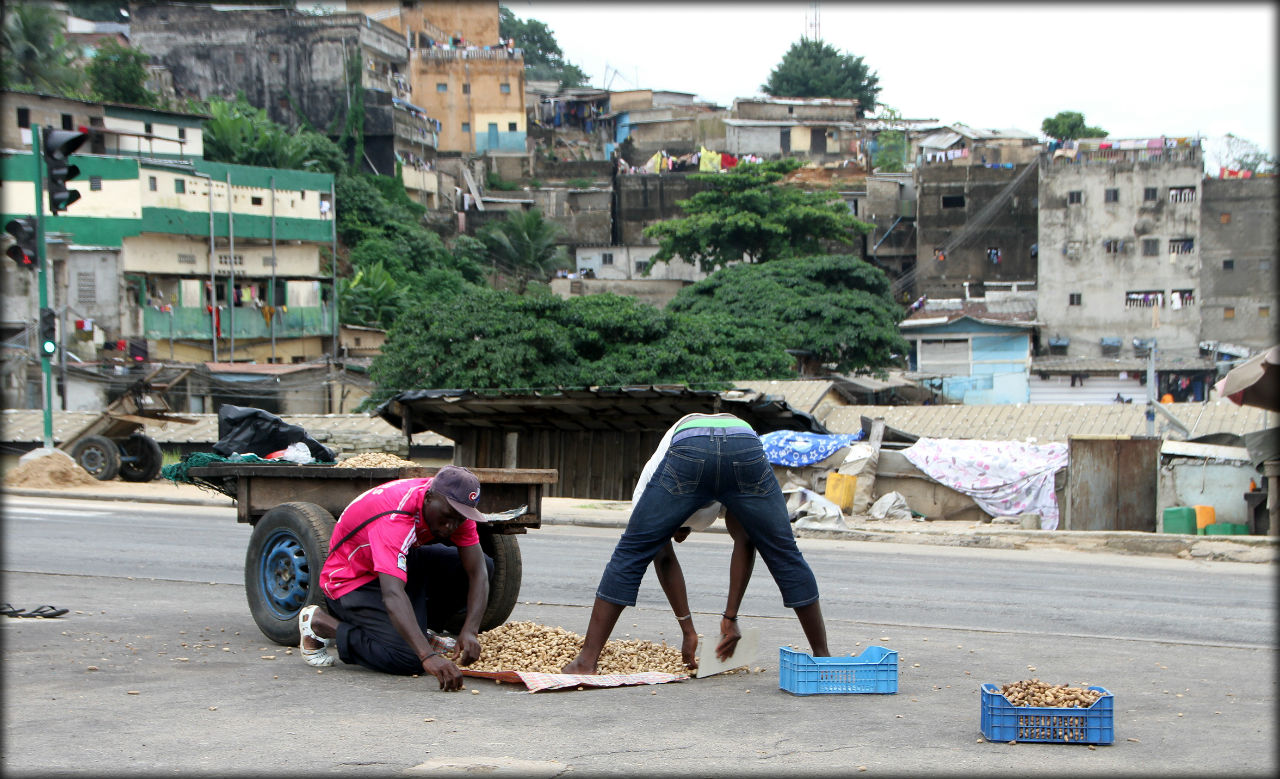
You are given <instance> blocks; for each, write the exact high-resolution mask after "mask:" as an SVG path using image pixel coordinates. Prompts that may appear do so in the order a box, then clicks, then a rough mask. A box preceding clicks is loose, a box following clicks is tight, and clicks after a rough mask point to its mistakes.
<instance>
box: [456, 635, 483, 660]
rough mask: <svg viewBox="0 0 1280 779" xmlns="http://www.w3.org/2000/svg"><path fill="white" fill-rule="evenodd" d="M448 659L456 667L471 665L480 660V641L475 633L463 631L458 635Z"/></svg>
mask: <svg viewBox="0 0 1280 779" xmlns="http://www.w3.org/2000/svg"><path fill="white" fill-rule="evenodd" d="M449 657H450V659H452V660H453V661H454V662H455V663H457V664H458V665H471V664H472V663H474V662H475V661H476V660H479V659H480V639H479V638H478V637H477V636H476V634H475V633H472V632H470V631H465V630H464V631H463V632H461V633H459V634H458V644H457V646H455V647H454V648H453V651H452V652H450V653H449Z"/></svg>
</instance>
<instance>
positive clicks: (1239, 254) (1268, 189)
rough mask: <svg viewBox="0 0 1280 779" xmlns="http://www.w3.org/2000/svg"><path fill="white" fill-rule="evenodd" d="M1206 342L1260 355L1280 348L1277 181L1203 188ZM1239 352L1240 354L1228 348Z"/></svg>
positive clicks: (1215, 183) (1214, 183) (1217, 182)
mask: <svg viewBox="0 0 1280 779" xmlns="http://www.w3.org/2000/svg"><path fill="white" fill-rule="evenodd" d="M1202 186H1203V187H1204V197H1203V198H1202V200H1201V206H1200V210H1201V215H1200V239H1201V244H1200V283H1201V288H1202V290H1203V292H1202V295H1201V300H1200V340H1201V345H1202V348H1203V347H1206V346H1207V347H1208V348H1209V349H1211V350H1219V351H1227V352H1235V354H1236V356H1244V355H1243V354H1239V351H1240V347H1243V348H1244V349H1247V350H1248V352H1250V353H1252V352H1259V351H1262V350H1263V349H1266V348H1267V347H1269V346H1272V345H1274V344H1276V343H1280V327H1277V321H1278V320H1277V317H1278V316H1280V312H1277V310H1276V304H1277V300H1276V278H1277V276H1276V261H1277V259H1280V257H1277V253H1278V252H1277V248H1278V247H1277V243H1276V240H1277V239H1276V216H1277V214H1276V179H1275V178H1274V177H1268V178H1249V179H1215V178H1206V179H1205V180H1204V182H1203V184H1202ZM1224 345H1232V346H1234V347H1236V348H1235V349H1234V350H1233V349H1231V348H1230V346H1228V348H1227V349H1225V350H1224V349H1222V347H1223V346H1224Z"/></svg>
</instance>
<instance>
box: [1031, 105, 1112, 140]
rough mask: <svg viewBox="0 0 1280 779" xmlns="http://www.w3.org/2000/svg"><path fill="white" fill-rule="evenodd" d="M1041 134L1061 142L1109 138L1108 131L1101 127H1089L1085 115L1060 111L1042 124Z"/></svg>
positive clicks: (1077, 112)
mask: <svg viewBox="0 0 1280 779" xmlns="http://www.w3.org/2000/svg"><path fill="white" fill-rule="evenodd" d="M1040 132H1042V133H1044V134H1045V135H1047V136H1049V137H1050V138H1053V139H1055V140H1059V141H1073V140H1075V139H1077V138H1106V137H1107V131H1106V130H1104V129H1102V128H1101V127H1089V126H1088V125H1086V124H1085V123H1084V114H1082V113H1080V112H1079V111H1059V112H1058V113H1057V114H1056V115H1054V116H1050V117H1046V118H1045V120H1044V121H1043V122H1041V123H1040Z"/></svg>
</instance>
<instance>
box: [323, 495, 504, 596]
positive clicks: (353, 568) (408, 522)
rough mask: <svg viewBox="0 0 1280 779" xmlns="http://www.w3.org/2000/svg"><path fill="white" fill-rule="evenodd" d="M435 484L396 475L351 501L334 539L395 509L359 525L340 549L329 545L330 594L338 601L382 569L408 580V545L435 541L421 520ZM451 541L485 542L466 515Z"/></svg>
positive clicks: (326, 573) (326, 572)
mask: <svg viewBox="0 0 1280 779" xmlns="http://www.w3.org/2000/svg"><path fill="white" fill-rule="evenodd" d="M430 488H431V478H430V477H428V478H423V479H397V480H396V481H390V482H387V483H386V484H380V485H378V486H377V487H374V488H373V489H370V490H368V491H366V492H365V493H364V494H362V495H361V496H360V497H358V498H356V499H355V500H353V501H351V505H349V506H347V508H346V510H345V511H343V512H342V516H341V517H339V518H338V524H337V525H335V526H334V528H333V537H332V538H330V539H329V543H331V544H332V543H336V542H338V541H341V540H342V539H343V538H345V537H346V535H347V533H350V532H351V531H352V529H354V528H356V527H359V525H360V523H362V522H364V521H365V520H366V519H368V518H369V517H371V516H374V515H375V514H382V513H383V512H385V511H393V510H394V511H395V512H396V513H392V514H387V515H386V516H382V517H378V518H377V519H375V520H373V521H372V522H370V523H369V524H367V525H365V526H364V527H362V528H360V529H359V530H357V531H356V532H355V534H354V535H352V536H351V538H349V539H347V541H346V543H344V544H343V545H342V547H341V548H339V549H330V550H329V559H328V560H326V561H325V563H324V570H322V571H321V572H320V587H321V588H322V589H323V590H324V594H325V595H327V596H328V597H330V598H333V599H334V600H336V599H338V598H341V597H342V596H343V595H346V594H347V593H349V592H351V591H352V590H354V589H356V588H357V587H360V586H362V585H364V584H367V583H368V582H370V581H372V580H374V579H376V578H377V577H378V574H380V573H386V574H391V575H392V576H394V577H396V578H397V579H399V580H401V581H408V578H409V576H408V572H407V571H408V563H407V559H408V554H409V550H410V549H412V548H413V547H415V546H419V545H421V544H430V543H433V542H434V541H435V539H434V537H433V536H432V535H431V530H430V529H428V528H427V523H426V522H425V521H424V520H423V519H422V502H423V500H425V499H426V495H427V491H428V490H429V489H430ZM449 542H450V543H452V544H453V545H454V546H460V547H461V546H474V545H476V544H478V543H480V535H479V533H478V532H477V531H476V523H475V522H473V521H472V520H470V519H464V520H462V523H461V524H460V525H458V529H457V530H456V531H454V533H453V535H452V536H450V538H449Z"/></svg>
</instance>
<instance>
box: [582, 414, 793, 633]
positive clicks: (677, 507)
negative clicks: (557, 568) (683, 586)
mask: <svg viewBox="0 0 1280 779" xmlns="http://www.w3.org/2000/svg"><path fill="white" fill-rule="evenodd" d="M711 501H720V502H721V503H722V504H724V506H725V508H726V509H728V511H729V513H731V514H732V515H733V516H734V517H735V518H736V519H737V520H738V522H739V523H740V524H741V525H742V527H743V528H744V529H745V530H746V532H747V535H748V536H749V537H750V538H751V543H752V544H754V545H755V548H756V550H757V551H758V552H759V553H760V557H761V559H763V560H764V563H765V565H766V566H768V568H769V573H770V574H772V576H773V580H774V582H776V583H777V585H778V589H779V591H781V593H782V603H783V605H785V606H786V607H787V608H793V609H794V608H799V607H801V606H807V605H809V604H810V603H813V602H814V601H816V600H818V581H817V579H816V578H815V577H814V575H813V571H812V570H811V569H810V568H809V564H808V563H807V562H805V559H804V556H803V555H801V554H800V549H799V547H797V546H796V539H795V535H794V534H793V533H792V532H791V522H790V521H789V520H788V518H787V503H786V499H785V498H784V497H783V495H782V488H781V487H779V486H778V480H777V478H775V477H774V475H773V467H772V466H770V465H769V461H768V459H766V458H765V454H764V447H763V446H762V445H761V444H760V439H759V438H758V437H757V436H756V435H755V434H754V433H753V432H752V431H751V429H750V428H746V427H742V428H688V429H685V430H680V431H678V432H677V433H676V434H675V435H674V436H673V437H672V442H671V446H670V448H669V449H668V450H667V454H666V456H665V457H664V458H663V459H662V462H661V463H660V464H659V465H658V468H657V469H656V470H655V472H654V475H653V478H652V479H651V480H650V481H649V484H648V485H647V486H646V487H645V489H644V492H643V493H642V494H641V496H640V500H639V501H638V502H637V503H636V505H635V506H634V507H632V510H631V519H630V521H629V522H628V523H627V528H626V530H625V531H624V532H623V534H622V538H620V539H618V545H617V546H616V547H614V550H613V556H612V557H611V558H610V559H609V564H608V565H606V566H605V569H604V575H603V576H602V577H601V579H600V587H599V589H597V590H596V597H598V598H600V599H601V600H605V601H608V602H609V603H614V604H617V605H619V606H634V605H635V604H636V594H637V592H639V590H640V581H641V579H642V578H644V572H645V570H646V569H647V568H648V567H649V563H650V562H652V561H653V558H654V557H656V556H657V554H658V552H659V551H660V550H661V549H662V547H663V545H664V544H666V543H667V541H669V540H670V539H671V536H672V535H673V534H674V533H675V532H676V530H677V529H679V527H680V526H681V525H683V524H684V522H685V520H686V519H688V518H689V517H690V516H691V515H692V514H693V512H695V511H697V510H698V509H700V508H702V507H703V506H705V505H707V504H708V503H710V502H711Z"/></svg>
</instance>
